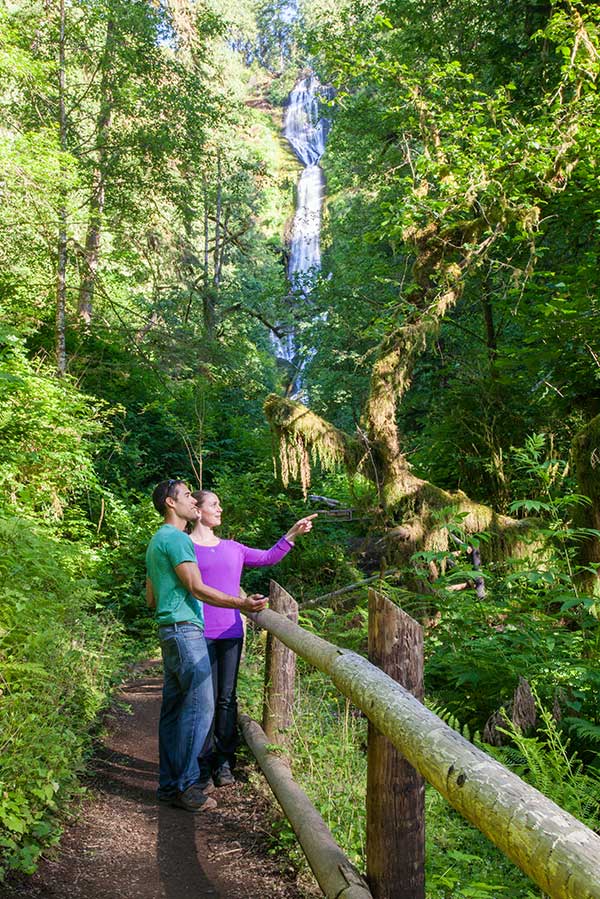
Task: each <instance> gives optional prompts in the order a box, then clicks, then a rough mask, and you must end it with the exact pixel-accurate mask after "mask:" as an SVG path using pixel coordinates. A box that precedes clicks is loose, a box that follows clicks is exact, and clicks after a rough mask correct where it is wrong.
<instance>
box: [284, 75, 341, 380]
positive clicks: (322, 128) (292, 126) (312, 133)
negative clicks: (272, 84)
mask: <svg viewBox="0 0 600 899" xmlns="http://www.w3.org/2000/svg"><path fill="white" fill-rule="evenodd" d="M326 93H327V92H326V90H325V89H324V88H323V86H322V85H321V84H320V82H319V80H318V78H317V77H316V75H310V76H308V77H307V78H302V79H301V80H300V81H298V83H297V84H296V86H295V87H294V89H293V91H292V92H291V94H290V96H289V100H288V105H287V108H286V112H285V118H284V123H283V133H284V135H285V137H286V139H287V140H288V142H289V144H290V146H291V148H292V150H293V151H294V153H295V154H296V156H297V157H298V159H299V160H300V162H301V163H302V164H303V165H304V170H303V172H302V174H301V176H300V180H299V182H298V190H297V202H296V213H295V215H294V224H293V227H292V236H291V241H290V256H289V263H288V279H289V281H290V285H291V288H292V298H293V296H294V294H296V295H298V294H301V295H303V296H304V297H306V296H308V294H309V292H310V289H311V280H313V279H314V277H315V276H316V274H317V273H318V271H319V269H320V267H321V247H320V234H321V207H322V205H323V194H324V189H325V178H324V176H323V170H322V169H321V166H320V165H319V161H320V159H321V157H322V155H323V153H324V151H325V141H326V139H327V133H328V131H329V124H330V123H329V120H328V119H325V118H321V117H320V116H319V97H320V96H323V95H325V94H326ZM276 352H277V356H278V357H279V358H280V359H281V360H282V361H284V362H285V363H287V365H288V367H289V369H290V371H291V372H292V376H291V381H290V384H289V387H288V392H289V393H291V394H293V393H297V392H298V391H299V390H300V389H301V384H300V379H301V375H302V368H303V365H305V364H306V361H307V360H306V359H304V360H302V359H301V358H300V354H299V347H298V341H297V339H296V335H295V334H294V333H293V332H291V333H289V334H288V335H287V336H286V337H285V338H283V339H281V340H278V341H276Z"/></svg>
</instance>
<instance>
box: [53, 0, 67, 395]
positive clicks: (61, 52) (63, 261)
mask: <svg viewBox="0 0 600 899" xmlns="http://www.w3.org/2000/svg"><path fill="white" fill-rule="evenodd" d="M59 17H60V19H59V40H58V127H59V141H60V149H61V152H62V153H66V150H67V119H66V109H65V91H66V73H65V65H66V62H65V27H66V14H65V0H60V3H59ZM60 193H61V201H60V206H59V210H58V253H57V256H58V259H57V266H56V320H55V346H56V371H57V374H58V375H59V377H62V375H64V374H65V373H66V371H67V350H66V324H65V316H66V305H67V304H66V294H67V206H66V202H67V197H66V188H65V186H64V182H63V183H62V184H61V189H60Z"/></svg>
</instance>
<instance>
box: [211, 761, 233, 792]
mask: <svg viewBox="0 0 600 899" xmlns="http://www.w3.org/2000/svg"><path fill="white" fill-rule="evenodd" d="M213 781H214V783H215V787H228V786H230V785H231V784H234V783H235V777H234V776H233V773H232V771H231V768H230V767H229V765H221V767H220V768H217V770H216V771H215V773H214V774H213Z"/></svg>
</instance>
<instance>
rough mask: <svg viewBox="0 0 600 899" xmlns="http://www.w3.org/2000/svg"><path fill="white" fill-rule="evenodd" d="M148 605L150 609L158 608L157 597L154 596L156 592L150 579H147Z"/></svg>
mask: <svg viewBox="0 0 600 899" xmlns="http://www.w3.org/2000/svg"><path fill="white" fill-rule="evenodd" d="M146 605H147V606H148V608H149V609H155V608H156V597H155V596H154V590H153V589H152V581H151V580H150V578H149V577H147V578H146Z"/></svg>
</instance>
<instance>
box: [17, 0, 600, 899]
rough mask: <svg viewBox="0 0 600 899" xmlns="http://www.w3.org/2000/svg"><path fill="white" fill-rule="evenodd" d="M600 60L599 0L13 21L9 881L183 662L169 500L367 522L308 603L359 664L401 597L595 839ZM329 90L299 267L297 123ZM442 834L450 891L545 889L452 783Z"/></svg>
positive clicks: (312, 711) (265, 4)
mask: <svg viewBox="0 0 600 899" xmlns="http://www.w3.org/2000/svg"><path fill="white" fill-rule="evenodd" d="M599 74H600V3H595V2H583V0H512V2H510V3H507V2H506V0H455V2H453V3H450V4H449V3H447V2H442V0H299V2H295V0H237V2H235V3H234V2H232V0H1V2H0V104H1V107H2V116H1V119H0V170H1V172H2V174H1V177H0V198H1V202H0V395H1V401H0V546H1V547H2V552H1V554H0V574H1V576H2V584H3V587H2V597H1V600H0V879H2V878H4V877H11V876H13V875H14V873H15V872H19V873H20V874H30V873H32V872H34V871H35V868H36V865H37V863H38V860H39V858H40V856H41V855H42V854H43V853H45V852H46V851H48V850H49V849H50V848H51V847H53V846H56V845H57V844H59V842H60V835H61V828H62V826H63V824H64V820H65V815H66V813H67V810H68V808H69V806H70V804H71V803H72V802H73V801H74V800H75V797H76V796H78V795H79V793H80V790H81V787H80V780H79V779H80V777H81V775H82V773H83V772H84V771H85V768H86V764H87V761H88V759H89V756H90V752H91V751H92V746H93V735H94V730H95V728H96V727H97V722H98V720H99V716H100V715H101V713H102V710H103V709H105V708H106V706H107V704H108V703H109V701H110V697H111V694H112V691H113V689H114V687H115V685H116V684H117V683H118V682H119V680H120V679H121V678H122V676H123V672H124V670H125V669H126V666H127V665H128V664H130V663H131V662H132V661H133V660H136V659H139V658H142V657H146V656H148V655H150V654H152V653H153V652H155V651H156V645H157V644H156V634H155V627H154V623H153V621H152V618H151V617H150V615H149V613H148V611H147V610H146V607H145V603H144V598H143V590H144V580H145V571H144V551H145V547H146V544H147V542H148V540H149V538H150V536H151V535H152V533H153V532H154V530H155V529H156V527H157V525H158V523H159V522H158V518H157V515H156V513H155V511H154V509H153V508H152V504H151V502H150V495H151V492H152V489H153V487H154V485H155V484H156V483H157V482H158V481H160V480H162V479H164V478H171V477H176V478H183V479H185V480H186V481H187V482H189V483H190V485H193V488H192V489H198V488H200V487H204V488H208V489H211V490H214V491H217V492H218V494H219V496H220V498H221V501H222V503H223V506H224V508H225V510H226V526H224V528H223V534H224V536H228V537H232V538H235V539H239V540H243V541H244V542H246V543H249V544H252V545H254V546H268V545H270V543H269V541H271V542H273V541H275V540H276V539H277V538H278V537H279V536H280V535H281V534H282V533H284V532H285V530H286V529H287V528H288V527H289V525H290V523H291V522H292V521H294V520H296V518H299V517H301V516H302V515H306V514H309V513H311V512H313V511H315V510H316V509H317V508H323V503H324V501H326V504H327V502H329V503H331V504H333V505H332V507H333V508H339V509H350V510H352V511H351V513H349V514H348V516H346V518H344V517H343V516H340V517H335V516H334V515H331V514H329V515H328V514H324V515H321V516H320V517H319V518H318V519H317V520H316V522H315V526H314V530H313V533H312V534H311V536H310V539H308V538H307V539H306V540H305V541H304V542H303V543H302V545H299V546H298V547H297V549H296V550H295V552H294V553H293V554H291V557H289V558H286V559H285V560H284V561H283V562H282V564H281V565H280V567H279V569H278V571H277V575H276V576H277V578H278V580H279V581H280V583H281V584H282V585H283V586H284V587H285V589H286V590H288V591H289V592H290V593H291V594H293V595H294V596H295V598H296V599H297V600H298V601H299V602H302V601H307V600H317V599H318V598H319V597H321V596H323V595H324V594H329V593H331V592H335V591H336V590H339V589H342V588H344V587H346V586H348V585H356V586H354V587H353V589H352V590H350V591H348V592H346V593H344V594H342V595H341V596H340V597H338V598H337V599H333V600H332V601H331V602H330V603H328V604H323V603H316V604H315V605H314V607H313V608H310V609H307V610H305V611H304V612H303V613H302V616H301V624H302V625H303V627H306V628H308V629H310V630H314V632H315V633H318V634H320V635H322V636H325V637H327V639H330V640H332V641H334V642H336V643H338V644H339V645H342V646H347V647H350V648H352V649H354V650H356V651H358V652H361V653H365V652H366V624H367V588H366V586H364V585H362V582H363V581H365V580H366V579H367V578H369V577H371V576H374V575H378V576H379V580H378V582H377V589H378V590H379V591H380V592H381V593H383V594H384V595H385V596H387V597H388V598H389V599H391V600H392V601H393V602H395V603H397V604H398V605H399V606H401V607H402V608H403V609H404V610H406V611H407V612H408V613H409V614H410V615H412V616H413V617H414V618H416V619H417V620H418V621H420V623H421V624H422V625H423V627H424V629H425V653H426V659H425V688H426V702H427V704H428V706H429V707H430V708H431V709H433V710H434V711H435V712H436V713H437V714H438V715H439V716H440V717H442V718H443V719H444V720H445V721H447V722H448V723H449V724H451V726H452V727H454V728H455V729H457V730H459V731H460V732H461V733H462V734H463V735H465V736H467V738H468V739H469V740H471V741H472V742H474V743H475V744H476V745H478V746H481V747H482V748H484V749H485V750H486V751H487V752H489V753H491V754H492V755H494V756H495V757H496V758H498V759H499V760H500V761H502V762H503V764H505V765H507V766H508V767H510V768H511V769H512V770H514V771H515V772H516V773H517V774H519V776H521V777H522V778H523V779H524V780H526V781H528V782H529V783H531V784H533V785H534V786H535V787H537V788H538V789H539V790H541V791H542V792H543V793H545V794H546V795H548V796H549V797H550V798H552V799H553V800H554V801H555V802H557V803H558V804H559V805H560V806H562V807H563V808H565V809H567V810H568V811H569V812H571V813H572V814H573V815H575V816H576V817H577V818H579V819H580V820H581V821H583V822H584V823H586V824H587V825H588V826H589V827H591V828H592V829H594V830H595V831H597V832H600V755H599V752H600V703H599V699H598V697H599V695H600V667H599V660H600V630H599V618H600V581H599V573H598V572H599V566H600V268H599V260H598V252H599V249H600V192H599V190H598V187H599V182H598V178H599V164H600V130H599V128H598V122H599V121H600V99H599V96H598V86H599V78H598V76H599ZM313 77H315V78H316V79H318V82H315V83H317V84H318V85H319V87H318V88H317V90H316V95H315V100H314V108H315V109H317V107H318V111H317V112H315V114H314V115H315V121H313V122H312V125H316V124H317V122H316V118H317V117H321V119H322V121H324V122H325V123H326V124H325V125H323V126H321V125H320V126H319V127H322V134H323V136H324V137H326V146H325V150H324V153H323V155H322V158H321V159H320V162H319V163H318V168H320V169H321V170H322V176H321V175H320V176H319V177H322V183H323V185H324V187H323V188H322V189H323V190H324V198H323V205H322V210H321V211H317V212H316V213H314V212H313V224H314V218H315V215H316V217H317V219H318V224H319V225H320V251H319V253H318V256H317V257H314V258H313V259H312V262H311V263H310V264H309V265H308V266H307V267H305V269H304V271H303V272H302V273H301V274H300V275H298V274H295V275H294V276H292V271H294V272H295V271H296V268H295V265H294V264H293V263H292V261H291V260H292V259H293V252H292V244H293V222H294V210H295V208H296V203H297V198H298V196H299V195H300V189H299V188H298V187H297V183H298V178H299V176H300V174H301V171H302V168H303V163H302V162H301V161H300V159H299V158H298V154H297V152H296V153H295V152H294V151H293V150H292V148H291V147H290V144H289V143H288V141H287V140H286V139H285V137H284V134H283V131H282V125H283V119H284V115H285V110H286V109H287V108H289V100H288V98H289V95H290V92H291V91H292V90H293V89H294V87H295V86H297V85H298V84H299V83H301V82H302V79H305V80H306V82H308V81H309V80H310V79H312V78H313ZM317 239H319V238H317ZM283 347H287V350H286V351H285V352H284V351H283V349H282V348H283ZM244 586H245V589H246V590H248V591H249V592H251V591H254V590H260V591H265V590H267V589H268V574H265V573H264V572H262V573H260V572H259V573H258V574H256V573H251V574H249V575H247V576H246V577H245V581H244ZM261 652H262V644H261V642H260V640H258V639H255V640H254V641H253V642H252V641H251V643H250V645H249V648H248V656H247V664H246V667H245V670H244V671H243V672H242V682H241V689H242V694H243V701H244V704H245V707H246V708H248V709H252V708H256V705H257V703H259V702H260V690H261V685H260V683H259V674H258V667H257V664H255V662H256V663H257V662H258V659H259V657H260V654H261ZM300 680H301V684H302V686H301V688H300V690H299V697H298V705H297V709H296V713H295V714H296V719H295V725H294V730H295V731H296V729H297V735H296V736H297V744H296V748H295V753H294V774H295V776H296V777H297V779H298V780H299V781H300V782H301V783H303V785H304V788H305V789H306V790H307V792H308V793H309V794H310V795H311V798H313V800H314V801H315V802H316V804H317V806H318V807H319V809H320V811H321V814H322V815H323V816H324V817H325V818H326V820H327V822H328V824H329V826H330V827H331V829H332V830H333V832H334V834H335V836H336V839H337V840H338V841H339V843H340V845H342V847H343V848H344V850H345V851H346V852H347V853H348V855H349V856H350V858H351V859H352V860H353V861H354V862H355V863H356V865H357V866H358V867H359V868H360V867H363V866H364V843H365V835H364V821H363V814H362V807H361V803H362V804H363V805H364V783H365V778H366V767H365V766H366V762H365V751H364V744H365V739H366V737H365V734H366V722H365V721H364V719H361V717H360V716H359V715H356V714H354V713H353V710H352V709H351V708H349V707H348V706H347V705H345V704H344V701H343V700H342V699H341V698H340V697H339V696H338V695H337V694H335V693H332V692H331V688H330V687H327V686H325V682H324V681H322V680H321V679H320V678H319V677H317V676H316V675H310V674H308V673H307V672H304V671H303V672H301V678H300ZM338 782H342V783H345V784H347V785H348V792H347V793H346V794H345V795H344V797H342V796H340V795H339V794H338V793H336V792H335V791H334V790H333V791H332V786H331V785H332V783H338ZM427 816H428V819H427V820H428V822H431V826H430V825H429V823H428V833H427V840H428V843H427V896H428V899H444V897H447V896H448V897H449V896H452V897H459V899H463V897H464V899H485V897H500V896H510V897H514V899H532V897H541V896H542V895H543V894H542V893H541V892H540V891H539V890H538V889H537V887H535V885H534V884H533V883H531V882H530V881H528V880H527V879H526V878H525V877H524V876H523V875H522V874H521V873H520V872H519V871H518V870H517V869H516V868H514V867H513V866H512V865H511V864H510V863H509V862H508V861H507V860H506V859H505V858H504V857H503V856H501V855H500V853H498V852H497V851H496V850H495V849H494V848H493V847H492V846H491V845H490V844H489V843H488V842H487V841H486V840H485V838H483V837H482V836H481V835H480V834H478V833H477V832H476V831H474V830H473V829H472V828H470V826H469V825H467V824H466V823H465V822H464V821H463V820H462V819H460V817H459V816H458V815H456V814H455V813H454V812H453V811H452V810H451V809H450V808H449V807H448V806H446V805H445V803H444V802H443V800H442V799H441V798H440V797H439V796H438V795H437V794H435V793H434V792H433V791H432V793H431V794H430V793H428V796H427ZM287 827H288V826H287V825H286V824H285V823H283V822H282V821H281V820H280V819H278V818H274V823H273V827H272V836H271V839H272V841H273V845H274V846H277V845H279V846H283V847H284V848H286V850H288V849H289V846H290V832H289V828H288V830H286V828H287ZM292 854H293V853H292ZM295 863H296V864H297V865H298V866H300V865H301V864H302V862H301V861H300V859H299V858H297V859H295Z"/></svg>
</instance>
